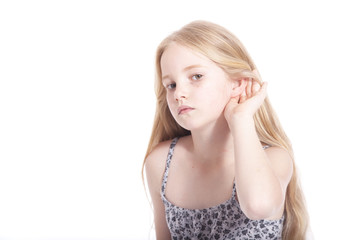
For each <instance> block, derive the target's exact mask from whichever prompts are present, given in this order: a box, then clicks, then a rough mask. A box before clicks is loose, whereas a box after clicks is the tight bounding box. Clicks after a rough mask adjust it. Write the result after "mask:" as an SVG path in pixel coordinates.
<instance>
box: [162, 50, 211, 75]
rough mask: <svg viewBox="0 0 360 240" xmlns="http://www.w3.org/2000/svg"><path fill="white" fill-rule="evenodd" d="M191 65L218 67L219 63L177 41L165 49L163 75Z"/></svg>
mask: <svg viewBox="0 0 360 240" xmlns="http://www.w3.org/2000/svg"><path fill="white" fill-rule="evenodd" d="M190 65H202V66H205V67H216V66H217V65H216V64H215V63H214V62H213V61H211V60H210V59H208V58H207V57H205V56H204V55H202V54H200V53H198V52H196V51H194V50H192V49H190V48H188V47H184V46H182V45H179V44H177V43H171V44H170V45H169V46H168V47H167V48H166V50H165V51H164V53H163V55H162V57H161V60H160V66H161V70H162V73H163V75H166V74H169V72H172V71H180V70H183V69H184V68H186V67H187V66H190Z"/></svg>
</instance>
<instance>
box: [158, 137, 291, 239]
mask: <svg viewBox="0 0 360 240" xmlns="http://www.w3.org/2000/svg"><path fill="white" fill-rule="evenodd" d="M177 141H178V138H175V139H174V140H173V141H172V142H171V145H170V149H169V153H168V156H167V161H166V168H165V173H164V177H163V183H162V187H161V195H162V200H163V203H164V205H165V212H166V221H167V224H168V227H169V230H170V233H171V237H172V239H173V240H180V239H184V240H190V239H199V240H203V239H204V240H205V239H234V240H235V239H236V240H245V239H246V240H247V239H274V240H275V239H276V240H281V232H282V228H283V221H284V216H283V217H282V218H281V219H279V220H250V219H249V218H247V217H246V216H245V214H244V213H243V212H242V211H241V208H240V205H239V203H238V201H237V200H236V189H235V184H234V187H233V192H232V196H231V198H230V199H229V200H227V201H226V202H224V203H222V204H219V205H217V206H214V207H210V208H206V209H185V208H181V207H178V206H175V205H173V204H172V203H171V202H169V201H168V200H167V199H166V196H165V188H166V183H167V178H168V173H169V168H170V163H171V158H172V156H173V154H174V149H175V145H176V143H177ZM264 148H266V147H264Z"/></svg>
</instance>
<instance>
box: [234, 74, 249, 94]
mask: <svg viewBox="0 0 360 240" xmlns="http://www.w3.org/2000/svg"><path fill="white" fill-rule="evenodd" d="M247 83H248V81H247V80H246V78H240V79H236V80H233V85H232V92H231V97H237V96H240V94H241V93H242V92H243V91H244V90H245V87H246V85H247Z"/></svg>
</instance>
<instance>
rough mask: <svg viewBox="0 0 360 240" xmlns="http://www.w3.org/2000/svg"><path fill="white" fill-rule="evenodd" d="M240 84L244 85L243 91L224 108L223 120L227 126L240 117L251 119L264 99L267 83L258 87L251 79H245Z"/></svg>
mask: <svg viewBox="0 0 360 240" xmlns="http://www.w3.org/2000/svg"><path fill="white" fill-rule="evenodd" d="M241 81H244V82H242V83H241V84H246V87H245V89H244V90H243V91H242V92H241V93H240V95H238V96H236V97H233V98H231V99H230V101H229V102H228V104H227V105H226V107H225V111H224V114H225V118H226V120H227V121H228V123H229V124H233V122H234V120H235V122H236V119H238V118H242V117H251V118H252V117H253V116H254V114H255V113H256V111H257V110H258V109H259V108H260V106H261V104H262V103H263V102H264V99H265V97H266V94H267V92H266V89H267V82H264V83H262V85H260V83H259V82H257V81H256V80H253V79H251V78H246V79H243V80H241Z"/></svg>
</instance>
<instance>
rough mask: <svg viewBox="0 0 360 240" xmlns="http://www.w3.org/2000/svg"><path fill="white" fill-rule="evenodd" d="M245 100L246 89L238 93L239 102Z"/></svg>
mask: <svg viewBox="0 0 360 240" xmlns="http://www.w3.org/2000/svg"><path fill="white" fill-rule="evenodd" d="M245 101H246V91H243V92H242V93H241V94H240V101H239V103H242V102H245Z"/></svg>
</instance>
